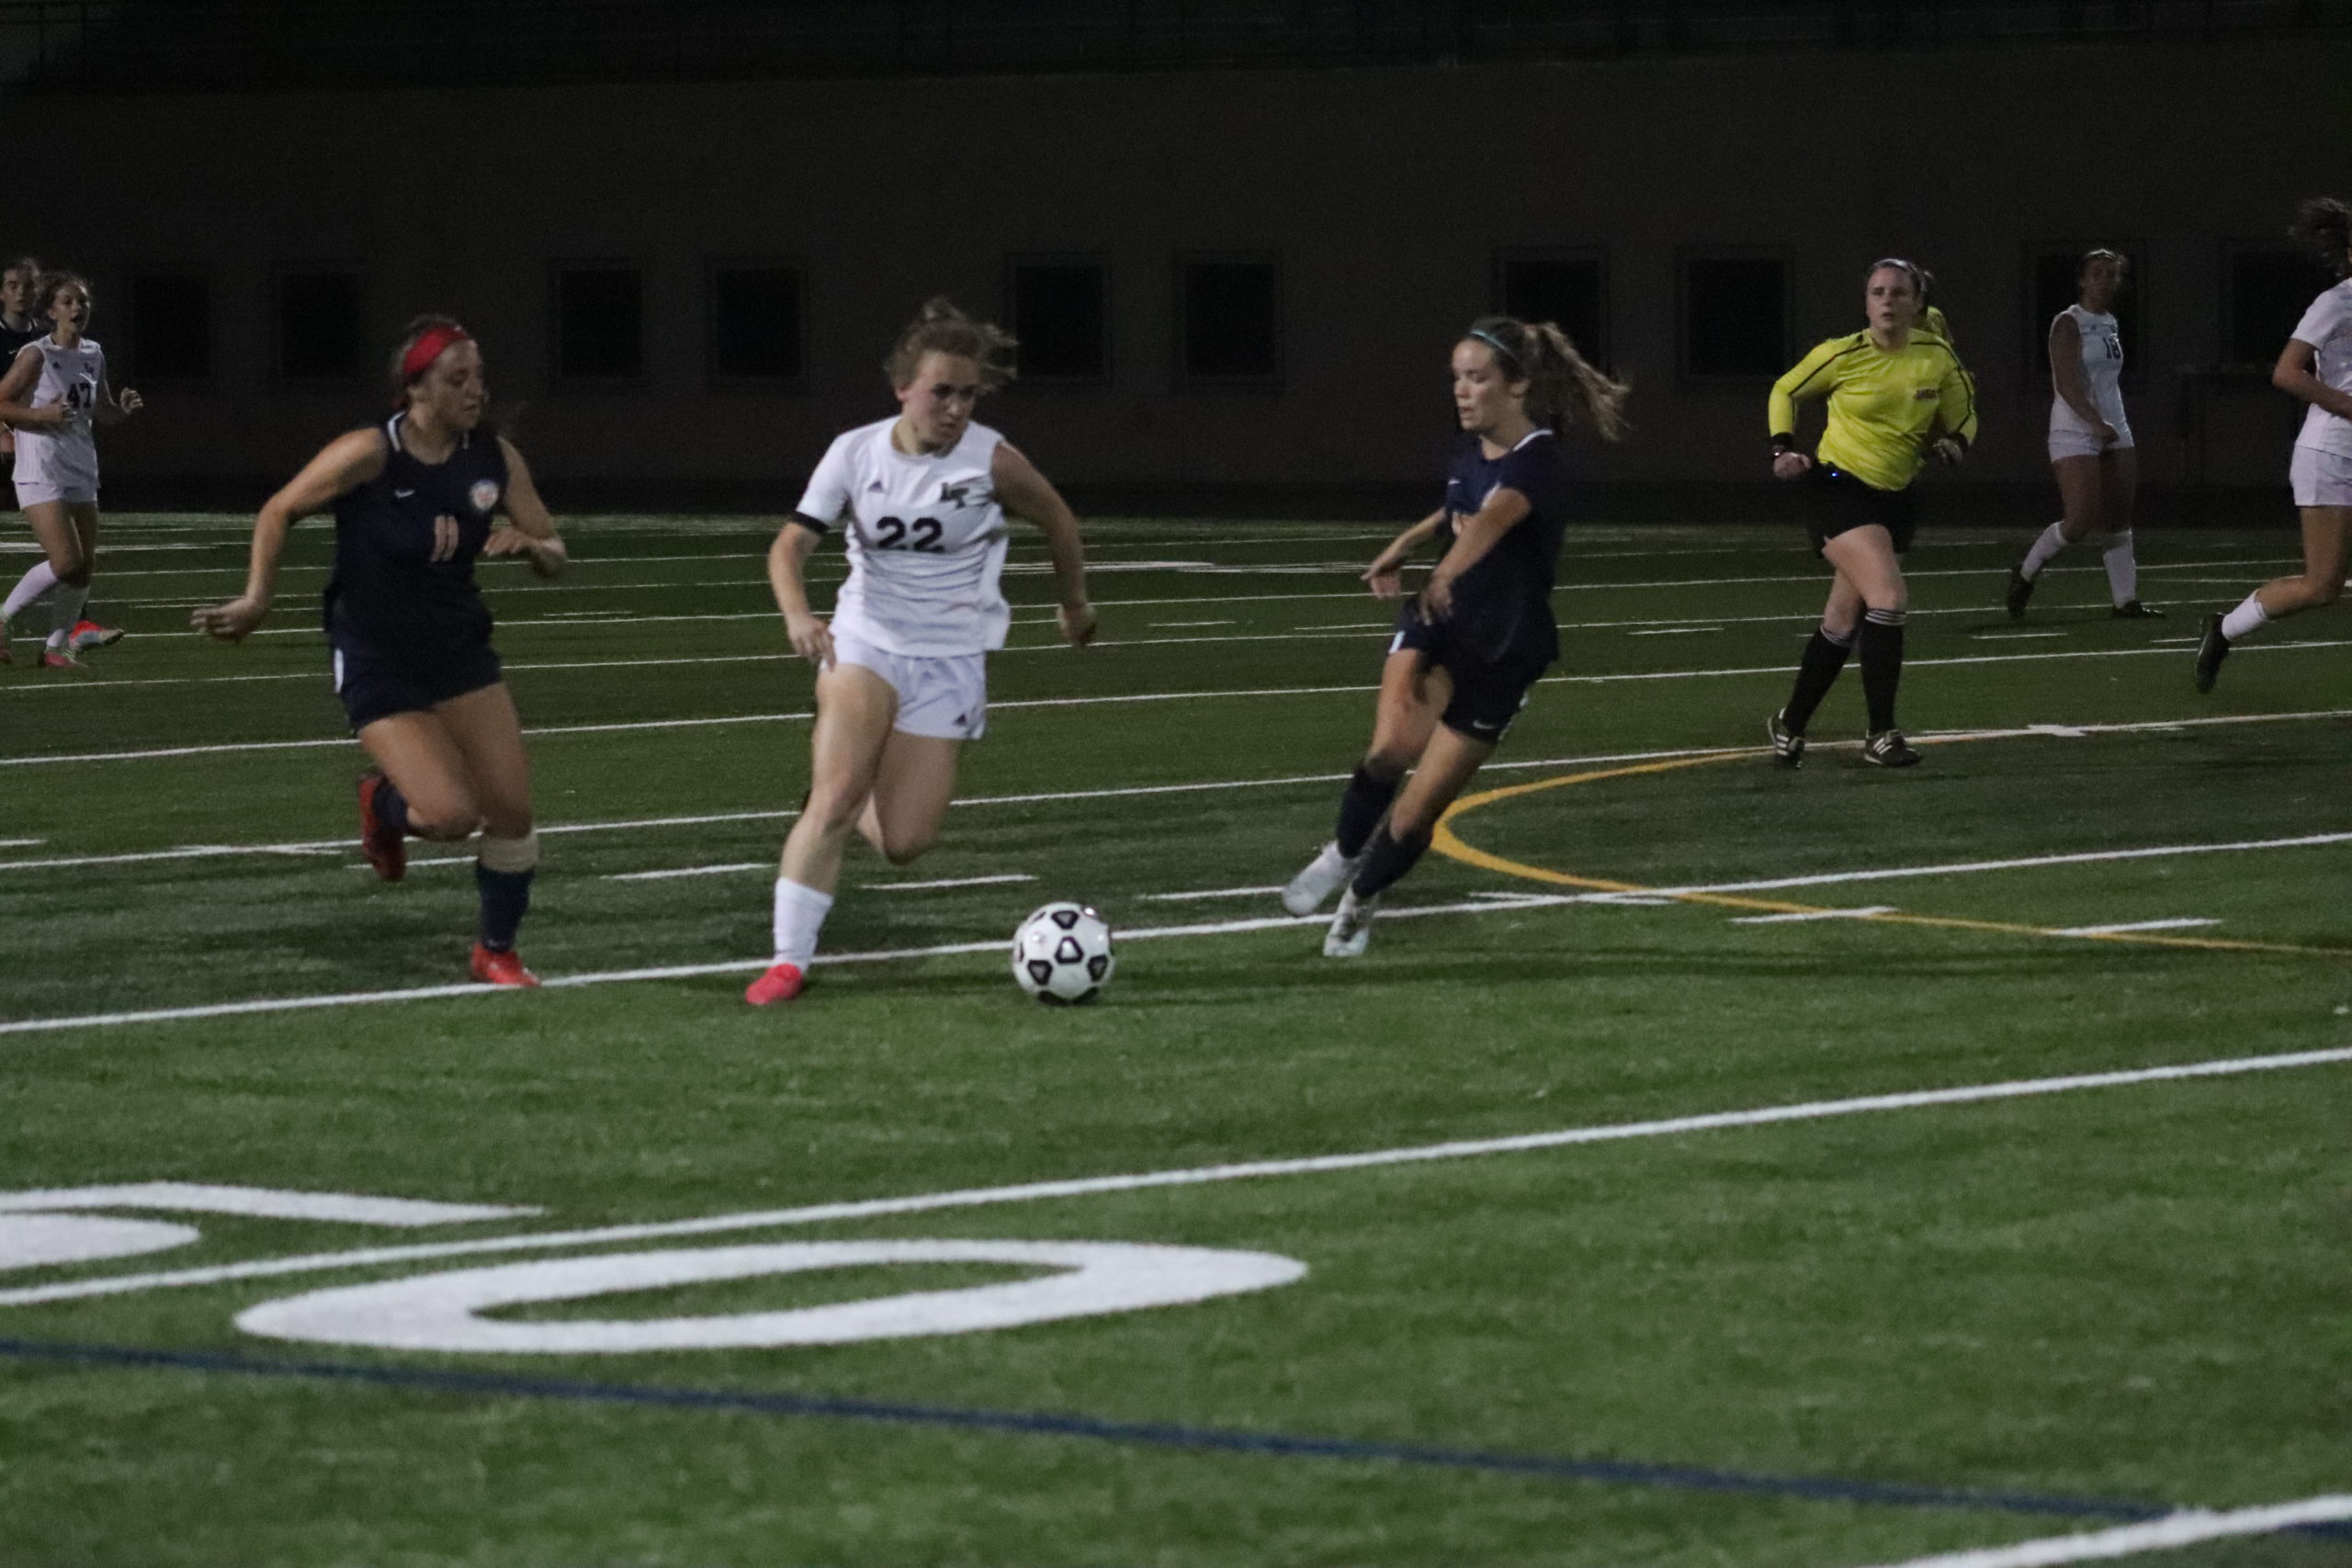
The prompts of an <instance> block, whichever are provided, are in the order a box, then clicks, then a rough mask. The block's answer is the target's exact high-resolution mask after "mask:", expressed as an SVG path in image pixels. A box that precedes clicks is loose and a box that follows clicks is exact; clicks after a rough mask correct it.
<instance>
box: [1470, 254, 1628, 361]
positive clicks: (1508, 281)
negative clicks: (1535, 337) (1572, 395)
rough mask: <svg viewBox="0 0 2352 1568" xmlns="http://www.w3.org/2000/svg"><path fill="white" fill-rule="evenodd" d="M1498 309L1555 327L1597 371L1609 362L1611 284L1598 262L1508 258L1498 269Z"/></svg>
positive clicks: (1564, 257) (1557, 257)
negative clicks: (1609, 285)
mask: <svg viewBox="0 0 2352 1568" xmlns="http://www.w3.org/2000/svg"><path fill="white" fill-rule="evenodd" d="M1495 270H1496V280H1495V281H1496V288H1495V295H1496V305H1497V308H1498V309H1499V310H1501V311H1502V313H1503V314H1504V315H1506V316H1511V317H1514V318H1516V319H1518V320H1520V321H1553V322H1555V323H1557V324H1558V326H1559V328H1560V330H1561V331H1562V332H1564V333H1567V334H1568V341H1569V342H1571V343H1573V344H1576V345H1577V352H1578V353H1579V354H1581V355H1584V356H1585V357H1586V358H1587V359H1589V360H1590V361H1592V362H1593V363H1594V364H1595V365H1607V364H1608V363H1610V356H1609V333H1608V304H1607V288H1608V281H1607V276H1606V274H1605V273H1604V272H1603V270H1602V267H1601V264H1600V257H1598V256H1589V255H1583V256H1577V255H1554V256H1541V255H1516V256H1514V255H1507V256H1504V257H1502V258H1501V259H1500V260H1499V261H1498V263H1497V264H1496V269H1495Z"/></svg>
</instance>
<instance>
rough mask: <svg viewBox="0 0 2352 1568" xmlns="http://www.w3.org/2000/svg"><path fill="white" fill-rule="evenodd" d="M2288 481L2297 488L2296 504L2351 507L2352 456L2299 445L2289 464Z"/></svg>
mask: <svg viewBox="0 0 2352 1568" xmlns="http://www.w3.org/2000/svg"><path fill="white" fill-rule="evenodd" d="M2287 482H2288V483H2289V484H2290V485H2293V486H2294V487H2295V504H2296V505H2297V506H2352V457H2346V456H2345V455H2344V454H2343V453H2341V452H2324V451H2322V450H2321V449H2320V448H2318V447H2316V446H2298V447H2296V448H2295V456H2294V457H2293V459H2292V460H2291V461H2290V462H2289V463H2288V465H2287Z"/></svg>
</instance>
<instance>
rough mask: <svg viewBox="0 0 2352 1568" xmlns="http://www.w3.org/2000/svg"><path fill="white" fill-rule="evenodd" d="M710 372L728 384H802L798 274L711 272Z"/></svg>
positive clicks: (742, 269)
mask: <svg viewBox="0 0 2352 1568" xmlns="http://www.w3.org/2000/svg"><path fill="white" fill-rule="evenodd" d="M710 367H711V373H712V375H713V376H715V377H717V378H718V379H720V380H724V381H797V380H798V379H799V378H800V375H801V308H800V269H799V268H797V267H791V266H775V265H722V266H715V267H713V268H711V272H710Z"/></svg>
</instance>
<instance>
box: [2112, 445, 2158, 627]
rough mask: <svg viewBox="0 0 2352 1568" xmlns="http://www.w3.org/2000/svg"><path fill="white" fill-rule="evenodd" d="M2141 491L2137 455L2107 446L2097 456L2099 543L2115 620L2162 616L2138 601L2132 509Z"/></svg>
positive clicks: (2138, 584) (2136, 619)
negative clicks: (2103, 537)
mask: <svg viewBox="0 0 2352 1568" xmlns="http://www.w3.org/2000/svg"><path fill="white" fill-rule="evenodd" d="M2139 493H2140V455H2139V453H2138V452H2136V451H2135V450H2133V449H2132V448H2131V447H2129V446H2110V447H2109V448H2108V449H2107V452H2106V455H2105V456H2103V457H2100V458H2099V491H2098V500H2099V526H2100V528H2101V529H2102V530H2103V531H2104V532H2105V534H2106V541H2105V543H2103V544H2102V545H2101V546H2100V547H2099V556H2100V559H2101V560H2102V561H2104V562H2105V563H2106V566H2107V592H2108V599H2109V603H2111V604H2113V605H2114V606H2115V610H2114V614H2115V617H2116V618H2117V619H2118V620H2124V621H2140V620H2162V619H2163V618H2164V612H2163V611H2162V610H2158V609H2155V608H2154V607H2153V606H2150V605H2147V604H2142V603H2140V558H2139V554H2138V552H2137V550H2136V548H2135V547H2134V546H2133V543H2132V539H2131V513H2132V511H2133V508H2134V504H2135V502H2137V500H2138V497H2139Z"/></svg>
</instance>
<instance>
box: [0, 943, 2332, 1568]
mask: <svg viewBox="0 0 2352 1568" xmlns="http://www.w3.org/2000/svg"><path fill="white" fill-rule="evenodd" d="M1407 912H1408V911H1404V910H1397V911H1389V910H1383V911H1382V914H1381V918H1382V919H1390V918H1392V915H1393V914H1403V913H1407ZM1413 912H1431V913H1433V912H1435V911H1433V910H1432V911H1413ZM1291 923H1310V922H1291ZM1312 923H1319V921H1315V922H1312ZM987 946H988V948H989V950H990V951H993V950H995V949H997V948H999V947H1001V943H994V942H991V943H989V944H987ZM488 988H489V987H466V986H458V987H445V989H447V991H449V992H452V993H465V992H469V991H477V990H483V989H488ZM2347 1062H2352V1046H2345V1047H2338V1048H2335V1049H2333V1050H2323V1051H2298V1052H2291V1053H2285V1054H2281V1055H2267V1056H2234V1057H2221V1058H2217V1059H2214V1060H2211V1061H2203V1062H2189V1063H2183V1064H2179V1065H2176V1066H2155V1067H2134V1068H2126V1069H2122V1070H2120V1071H2111V1072H2099V1073H2074V1074H2068V1075H2065V1076H2064V1077H2046V1078H2014V1079H2009V1080H2007V1081H2003V1082H1996V1083H1983V1084H1964V1085H1961V1086H1958V1087H1955V1088H1948V1089H1916V1090H1912V1091H1909V1092H1907V1093H1896V1094H1872V1095H1860V1096H1855V1097H1853V1098H1850V1099H1845V1100H1811V1101H1806V1102H1804V1103H1800V1104H1794V1105H1768V1106H1760V1107H1756V1108H1753V1109H1748V1110H1741V1111H1712V1112H1707V1113H1703V1114H1699V1115H1689V1116H1671V1117H1662V1118H1658V1119H1656V1120H1652V1121H1646V1122H1602V1123H1600V1124H1597V1125H1591V1126H1584V1127H1566V1128H1561V1129H1558V1130H1556V1131H1552V1132H1543V1133H1521V1134H1513V1135H1510V1136H1507V1137H1496V1138H1472V1139H1456V1140H1453V1141H1450V1142H1446V1143H1440V1144H1421V1145H1411V1146H1408V1147H1402V1148H1387V1149H1374V1150H1369V1151H1364V1152H1359V1153H1352V1154H1336V1155H1316V1156H1307V1157H1306V1158H1300V1159H1261V1160H1251V1161H1246V1162H1238V1163H1230V1164H1224V1165H1209V1166H1194V1167H1191V1168H1183V1169H1175V1170H1155V1171H1141V1172H1135V1173H1131V1174H1125V1175H1115V1176H1092V1177H1076V1178H1069V1179H1062V1180H1054V1181H1034V1182H1024V1183H1021V1184H1018V1185H1014V1186H1005V1187H975V1188H964V1189H959V1190H952V1191H945V1192H928V1193H921V1194H916V1195H912V1196H908V1197H900V1198H874V1199H865V1200H863V1201H842V1202H831V1203H817V1204H810V1205H807V1206H804V1207H800V1208H791V1209H768V1210H755V1211H752V1212H749V1213H734V1214H710V1215H705V1216H702V1217H699V1218H695V1219H689V1220H668V1221H656V1222H652V1223H649V1224H628V1225H606V1226H601V1227H594V1228H588V1229H580V1230H569V1231H556V1232H552V1233H541V1234H538V1235H503V1236H483V1237H479V1238H477V1239H474V1240H471V1241H451V1242H438V1243H424V1244H419V1245H411V1246H406V1247H356V1248H353V1249H350V1250H347V1251H343V1252H322V1253H307V1254H304V1255H301V1256H300V1257H290V1258H259V1259H255V1260H253V1261H250V1262H244V1263H222V1264H214V1265H211V1266H209V1267H206V1268H198V1269H169V1270H162V1271H157V1272H152V1273H145V1274H119V1275H111V1276H108V1277H106V1278H102V1279H96V1280H63V1281H60V1282H58V1283H55V1284H47V1285H28V1286H20V1287H18V1288H17V1289H14V1290H5V1291H0V1306H30V1305H35V1304H38V1303H44V1302H59V1301H75V1300H82V1299H86V1298H89V1297H94V1296H113V1295H127V1294H130V1293H131V1292H138V1291H149V1290H162V1289H169V1288H174V1287H187V1286H195V1285H212V1284H220V1283H223V1282H225V1281H228V1280H254V1279H266V1278H273V1277H277V1276H283V1275H288V1274H307V1273H317V1272H320V1271H322V1270H325V1269H356V1268H362V1267H369V1266H373V1265H376V1264H382V1263H410V1262H417V1261H421V1260H425V1259H432V1258H460V1257H469V1256H476V1255H480V1254H483V1253H496V1252H523V1251H543V1250H548V1249H552V1248H563V1247H595V1246H603V1245H606V1244H610V1243H616V1242H637V1241H646V1240H651V1239H655V1238H658V1237H666V1236H683V1235H715V1234H723V1233H725V1232H729V1231H751V1230H766V1229H771V1228H775V1227H778V1226H784V1225H808V1224H825V1223H829V1222H833V1221H843V1220H868V1219H876V1218H881V1217H884V1216H887V1215H895V1214H918V1213H937V1212H940V1211H942V1210H948V1209H973V1208H981V1207H987V1206H991V1205H996V1204H1003V1203H1032V1202H1038V1201H1048V1200H1054V1199H1061V1198H1083V1197H1091V1196H1094V1195H1096V1194H1099V1193H1104V1192H1136V1191H1144V1190H1152V1189H1158V1188H1169V1187H1204V1186H1209V1185H1212V1184H1215V1183H1218V1182H1226V1181H1247V1180H1262V1179H1270V1178H1275V1177H1285V1176H1328V1175H1332V1174H1335V1173H1337V1172H1341V1171H1355V1170H1375V1169H1380V1168H1385V1167H1390V1166H1403V1165H1420V1164H1429V1163H1433V1162H1437V1161H1442V1160H1456V1159H1472V1158H1478V1157H1482V1156H1487V1155H1507V1154H1527V1153H1533V1152H1536V1151H1539V1150H1545V1149H1559V1148H1575V1147H1579V1146H1582V1145H1590V1144H1611V1143H1624V1142H1630V1141H1633V1140H1635V1139H1643V1138H1659V1137H1679V1136H1683V1135H1686V1134H1694V1133H1714V1132H1724V1131H1729V1130H1731V1129H1735V1128H1745V1127H1768V1126H1778V1125H1782V1124H1786V1123H1792V1122H1819V1121H1826V1120H1829V1119H1831V1118H1835V1117H1842V1116H1859V1115H1869V1114H1874V1113H1878V1112H1882V1111H1921V1110H1928V1109H1934V1108H1939V1107H1945V1106H1958V1105H1978V1104H1985V1103H1989V1102H1994V1101H1999V1100H2024V1099H2030V1098H2035V1097H2039V1096H2042V1095H2053V1094H2071V1093H2078V1092H2082V1091H2085V1090H2089V1089H2125V1088H2132V1087H2136V1086H2139V1085H2142V1084H2157V1083H2178V1082H2185V1081H2192V1080H2199V1079H2206V1078H2217V1077H2241V1076H2245V1075H2247V1074H2252V1073H2268V1072H2283V1071H2289V1070H2292V1069H2295V1068H2301V1067H2318V1066H2341V1065H2343V1064H2345V1063H2347ZM2331 1517H2332V1516H2331ZM2062 1561H2063V1560H2062Z"/></svg>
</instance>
